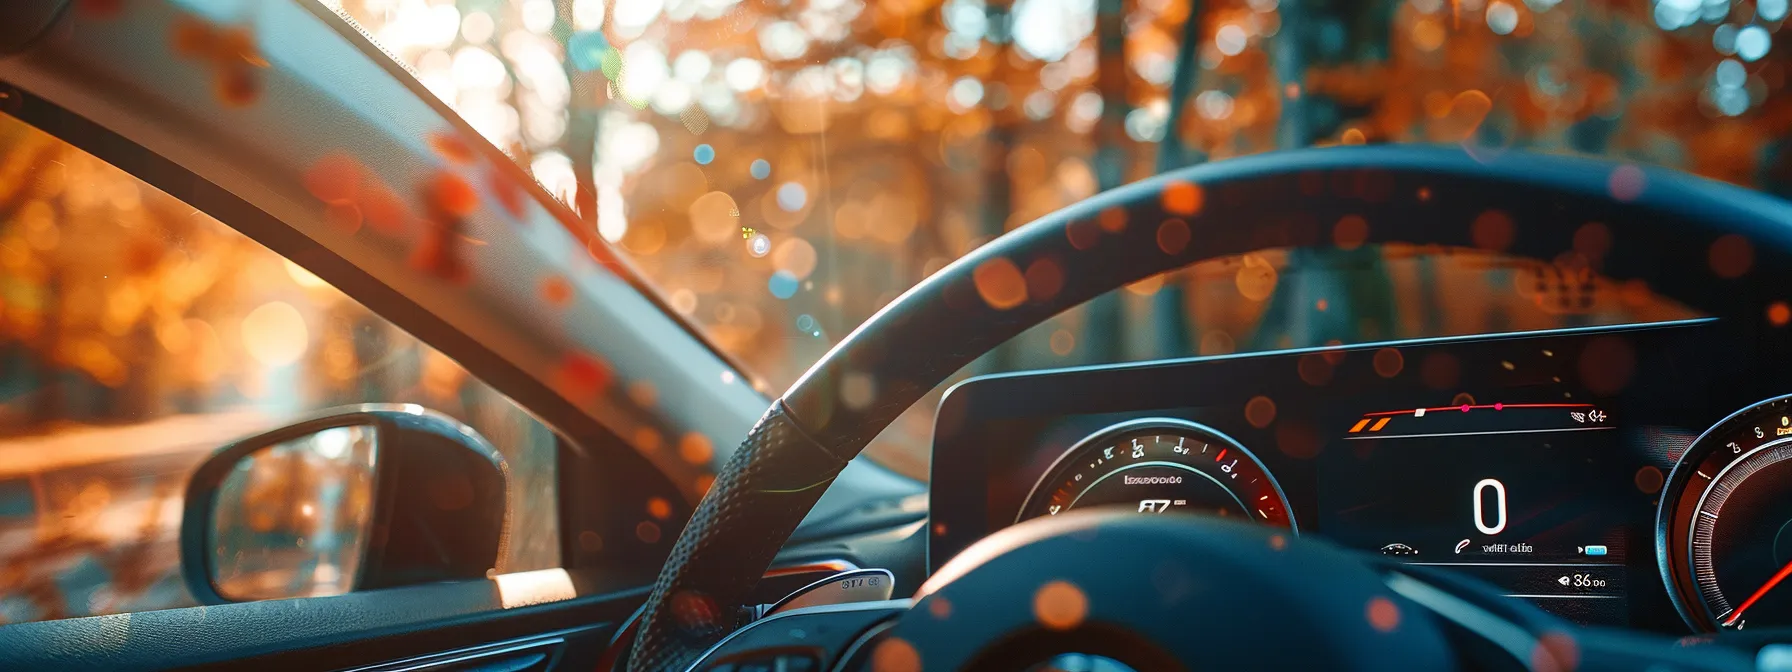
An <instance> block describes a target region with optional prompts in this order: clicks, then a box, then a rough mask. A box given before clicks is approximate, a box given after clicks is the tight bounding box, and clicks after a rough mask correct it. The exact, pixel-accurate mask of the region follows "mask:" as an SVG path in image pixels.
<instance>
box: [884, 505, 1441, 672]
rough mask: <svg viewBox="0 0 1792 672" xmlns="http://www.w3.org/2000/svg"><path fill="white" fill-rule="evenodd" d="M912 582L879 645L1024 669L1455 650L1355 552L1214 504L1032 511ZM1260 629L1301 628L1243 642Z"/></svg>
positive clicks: (1299, 663) (1311, 659) (961, 662)
mask: <svg viewBox="0 0 1792 672" xmlns="http://www.w3.org/2000/svg"><path fill="white" fill-rule="evenodd" d="M919 598H920V599H919V600H918V601H917V602H916V604H915V606H914V608H913V609H912V610H910V611H909V612H908V613H907V614H905V615H904V616H903V617H902V618H901V620H900V621H899V622H898V623H897V624H896V626H895V627H894V628H893V629H892V630H890V632H889V635H888V638H887V639H886V640H885V641H884V642H883V643H882V644H880V647H890V648H891V649H892V651H883V650H880V651H879V653H880V654H883V655H885V656H892V657H908V656H909V655H911V653H912V655H913V657H914V659H915V660H916V661H917V662H918V663H919V664H920V668H921V669H929V670H934V669H938V670H976V671H977V672H993V671H997V670H1016V671H1018V670H1027V669H1031V668H1032V667H1033V666H1035V665H1038V664H1040V663H1044V662H1047V661H1049V660H1051V659H1052V658H1053V657H1055V656H1058V655H1062V654H1086V655H1097V656H1103V657H1107V658H1110V659H1113V660H1115V661H1118V662H1121V663H1124V664H1126V665H1128V666H1130V667H1132V668H1134V669H1139V670H1176V669H1187V665H1198V666H1200V667H1211V668H1214V669H1359V670H1371V669H1374V670H1391V669H1448V668H1450V667H1453V666H1454V658H1453V657H1452V655H1451V652H1450V647H1449V645H1448V643H1447V642H1446V641H1445V639H1444V635H1443V631H1442V630H1441V629H1440V628H1439V627H1438V625H1437V624H1436V623H1435V622H1434V621H1433V619H1432V617H1431V615H1430V614H1429V613H1428V612H1426V611H1425V610H1423V609H1422V608H1420V607H1419V606H1418V605H1416V604H1413V603H1411V602H1408V601H1406V600H1405V598H1402V597H1401V596H1399V595H1397V594H1395V593H1394V592H1392V591H1390V590H1389V589H1388V588H1387V586H1386V584H1385V582H1384V580H1383V577H1382V576H1380V574H1379V573H1377V572H1376V571H1374V570H1373V569H1372V568H1371V567H1369V566H1368V565H1365V564H1364V563H1363V562H1362V561H1361V560H1360V559H1359V556H1357V555H1355V554H1352V553H1349V552H1347V551H1343V550H1340V549H1337V548H1334V547H1332V546H1331V545H1329V544H1325V543H1321V542H1314V541H1303V540H1301V539H1299V538H1297V537H1294V536H1292V535H1290V534H1288V533H1287V532H1285V531H1278V530H1274V529H1271V528H1266V527H1263V526H1254V525H1244V524H1240V523H1235V522H1230V521H1225V520H1220V519H1217V518H1208V517H1198V516H1140V515H1134V514H1128V513H1125V512H1115V511H1089V512H1072V513H1067V514H1063V515H1060V516H1056V517H1052V518H1049V519H1037V520H1033V521H1028V522H1026V523H1023V524H1021V525H1018V526H1015V527H1012V528H1008V529H1006V530H1003V531H1002V532H999V533H997V534H994V535H992V536H990V537H988V538H986V539H984V540H983V541H981V542H979V543H977V544H976V545H973V546H972V547H971V548H970V549H968V550H966V551H965V552H964V553H962V554H960V555H959V556H957V557H956V558H954V559H953V561H952V562H950V563H947V565H946V566H945V567H942V568H941V569H940V571H939V572H938V573H936V574H935V575H934V577H933V578H932V579H930V580H929V581H928V582H927V584H926V585H924V586H923V587H922V588H921V591H920V593H919ZM1265 633H1275V637H1274V638H1273V641H1282V642H1299V643H1300V644H1299V645H1298V646H1276V647H1253V646H1244V645H1241V644H1242V643H1244V642H1262V641H1272V639H1271V638H1265V637H1264V634H1265ZM907 649H912V652H911V651H908V650H907Z"/></svg>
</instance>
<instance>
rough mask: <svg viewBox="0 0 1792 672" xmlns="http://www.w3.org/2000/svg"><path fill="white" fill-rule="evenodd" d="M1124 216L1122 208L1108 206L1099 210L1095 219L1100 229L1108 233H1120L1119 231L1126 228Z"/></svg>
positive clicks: (1124, 212) (1125, 216)
mask: <svg viewBox="0 0 1792 672" xmlns="http://www.w3.org/2000/svg"><path fill="white" fill-rule="evenodd" d="M1126 218H1127V214H1126V210H1124V209H1122V208H1108V209H1106V210H1103V211H1101V214H1099V215H1096V217H1095V221H1096V223H1098V224H1100V225H1101V230H1103V231H1106V232H1108V233H1120V232H1121V231H1125V230H1126Z"/></svg>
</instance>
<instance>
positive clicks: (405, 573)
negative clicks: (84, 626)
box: [180, 404, 508, 604]
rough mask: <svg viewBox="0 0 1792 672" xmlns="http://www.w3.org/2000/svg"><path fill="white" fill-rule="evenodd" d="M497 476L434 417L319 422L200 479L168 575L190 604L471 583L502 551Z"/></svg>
mask: <svg viewBox="0 0 1792 672" xmlns="http://www.w3.org/2000/svg"><path fill="white" fill-rule="evenodd" d="M507 474H508V468H507V467H506V465H505V464H504V458H503V457H502V456H500V455H499V454H498V451H497V450H496V449H494V448H493V447H492V445H491V443H490V442H487V441H486V440H485V438H484V437H482V436H480V435H479V433H478V432H476V431H473V429H472V428H471V427H467V426H466V425H463V424H461V423H460V422H458V421H456V420H454V419H453V418H449V417H448V416H446V415H442V414H441V413H437V412H435V411H431V410H428V409H425V408H423V407H421V406H415V405H409V404H367V405H361V406H348V407H342V408H336V409H331V410H329V411H325V412H323V413H321V414H318V415H315V416H312V417H310V418H308V419H305V420H302V421H299V422H296V423H293V424H290V425H287V426H285V427H281V428H279V429H276V430H273V431H271V432H267V433H264V434H260V435H257V436H253V437H249V438H247V439H243V440H240V441H237V442H236V443H233V444H230V445H228V446H225V447H223V448H221V449H219V450H218V451H217V452H216V453H214V454H213V455H212V456H211V458H209V459H207V460H206V462H205V463H204V464H202V465H200V467H199V470H198V471H197V472H195V473H194V475H193V479H192V480H191V481H190V482H189V483H188V484H187V496H186V504H185V510H184V511H183V513H182V518H181V531H180V534H181V545H180V554H181V573H182V575H183V576H184V578H185V579H186V582H187V588H188V589H189V590H190V591H191V592H192V593H193V596H194V597H195V598H196V599H198V600H199V602H201V603H203V604H224V603H228V602H244V601H251V600H265V599H279V598H289V597H321V596H325V595H340V594H342V593H347V592H352V591H357V590H371V589H374V588H389V587H394V586H404V585H413V584H419V583H429V582H434V581H452V580H457V579H477V578H483V577H485V576H486V573H487V571H489V570H490V569H492V568H493V567H494V566H495V565H496V564H497V559H498V554H499V553H500V551H501V550H502V547H503V545H504V542H505V512H506V492H505V489H506V476H507Z"/></svg>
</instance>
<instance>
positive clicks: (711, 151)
mask: <svg viewBox="0 0 1792 672" xmlns="http://www.w3.org/2000/svg"><path fill="white" fill-rule="evenodd" d="M691 159H692V160H694V161H696V162H697V165H700V166H707V165H709V163H710V162H711V161H714V160H716V149H715V148H714V147H711V146H709V145H697V148H696V149H694V150H691Z"/></svg>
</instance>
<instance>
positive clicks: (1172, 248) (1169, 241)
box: [1157, 219, 1190, 255]
mask: <svg viewBox="0 0 1792 672" xmlns="http://www.w3.org/2000/svg"><path fill="white" fill-rule="evenodd" d="M1189 237H1190V233H1189V230H1188V222H1184V221H1182V220H1180V219H1166V220H1164V223H1162V224H1159V225H1157V249H1160V250H1163V252H1164V254H1170V255H1176V254H1182V251H1183V250H1185V249H1188V241H1189Z"/></svg>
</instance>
